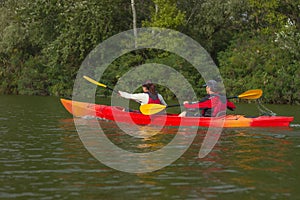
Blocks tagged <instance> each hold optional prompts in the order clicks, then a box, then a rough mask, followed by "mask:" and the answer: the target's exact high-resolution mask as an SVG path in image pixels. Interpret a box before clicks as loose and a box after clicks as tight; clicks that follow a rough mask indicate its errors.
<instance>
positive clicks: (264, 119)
mask: <svg viewBox="0 0 300 200" xmlns="http://www.w3.org/2000/svg"><path fill="white" fill-rule="evenodd" d="M61 103H62V104H63V106H64V107H65V109H66V110H67V111H68V112H69V113H71V114H72V115H73V116H75V117H83V116H92V117H95V118H100V119H106V120H112V121H116V122H122V123H128V124H137V125H158V126H201V127H209V126H210V127H229V128H230V127H288V126H289V125H290V123H291V122H292V121H293V120H294V117H289V116H258V117H246V116H244V115H226V116H224V117H179V116H178V115H177V114H160V115H159V114H156V115H150V116H149V115H143V114H141V113H140V112H138V111H135V112H127V111H125V109H124V108H123V107H119V106H107V105H100V104H93V103H86V102H79V101H72V100H67V99H61Z"/></svg>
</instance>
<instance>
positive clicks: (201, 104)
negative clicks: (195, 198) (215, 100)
mask: <svg viewBox="0 0 300 200" xmlns="http://www.w3.org/2000/svg"><path fill="white" fill-rule="evenodd" d="M183 105H184V107H185V108H187V109H195V108H198V109H207V108H212V103H211V100H210V99H208V100H206V101H199V102H197V103H184V104H183Z"/></svg>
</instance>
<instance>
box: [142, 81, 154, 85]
mask: <svg viewBox="0 0 300 200" xmlns="http://www.w3.org/2000/svg"><path fill="white" fill-rule="evenodd" d="M151 83H152V82H151V80H146V81H145V82H144V83H143V85H142V86H147V85H148V84H151Z"/></svg>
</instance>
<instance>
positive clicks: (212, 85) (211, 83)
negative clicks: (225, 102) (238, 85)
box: [203, 80, 218, 90]
mask: <svg viewBox="0 0 300 200" xmlns="http://www.w3.org/2000/svg"><path fill="white" fill-rule="evenodd" d="M206 86H208V87H210V88H211V90H216V89H217V86H218V83H217V81H215V80H209V81H207V82H206V84H204V85H203V87H206Z"/></svg>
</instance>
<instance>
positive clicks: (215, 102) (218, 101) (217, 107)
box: [209, 94, 227, 117]
mask: <svg viewBox="0 0 300 200" xmlns="http://www.w3.org/2000/svg"><path fill="white" fill-rule="evenodd" d="M209 99H210V100H211V104H212V106H211V107H212V109H211V113H210V114H211V117H219V116H222V115H225V111H226V108H227V100H226V98H225V96H221V95H218V94H213V95H211V96H210V97H209Z"/></svg>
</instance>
